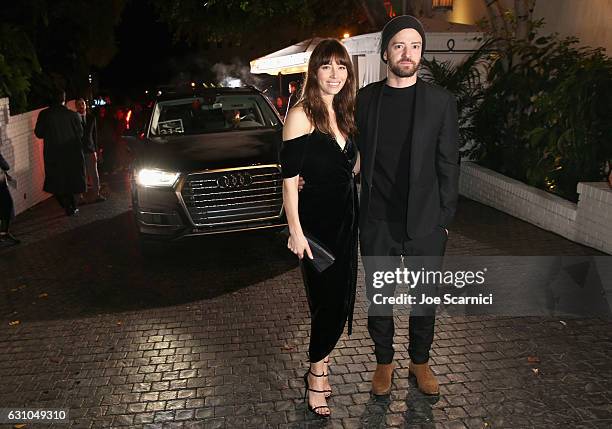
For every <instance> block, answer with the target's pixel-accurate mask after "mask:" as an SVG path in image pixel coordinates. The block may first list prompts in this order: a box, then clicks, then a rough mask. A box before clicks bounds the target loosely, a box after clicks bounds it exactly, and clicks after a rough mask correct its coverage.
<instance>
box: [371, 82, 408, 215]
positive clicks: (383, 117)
mask: <svg viewBox="0 0 612 429" xmlns="http://www.w3.org/2000/svg"><path fill="white" fill-rule="evenodd" d="M415 92H416V85H411V86H409V87H407V88H392V87H390V86H387V85H385V86H384V88H383V94H382V104H381V106H380V117H379V118H378V123H379V125H378V127H379V128H378V145H377V147H376V159H375V162H374V174H373V177H372V194H371V199H370V217H372V218H373V219H379V220H385V221H390V222H402V223H405V222H406V214H407V205H408V186H409V180H410V178H409V171H410V146H411V143H412V122H413V121H412V118H413V111H414V99H415Z"/></svg>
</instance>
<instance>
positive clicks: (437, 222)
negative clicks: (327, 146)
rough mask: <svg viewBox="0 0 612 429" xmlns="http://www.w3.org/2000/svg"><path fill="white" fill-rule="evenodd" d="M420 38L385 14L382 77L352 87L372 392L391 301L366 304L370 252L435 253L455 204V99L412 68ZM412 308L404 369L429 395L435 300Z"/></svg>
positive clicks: (385, 350) (392, 255) (387, 356)
mask: <svg viewBox="0 0 612 429" xmlns="http://www.w3.org/2000/svg"><path fill="white" fill-rule="evenodd" d="M425 42H426V40H425V31H424V29H423V26H422V24H421V23H420V22H419V20H417V19H416V18H414V17H412V16H408V15H404V16H399V17H396V18H394V19H392V20H391V21H389V22H388V23H387V24H386V25H385V27H384V28H383V31H382V37H381V58H382V60H383V61H384V62H385V63H387V79H385V80H383V81H380V82H375V83H372V84H370V85H368V86H366V87H364V88H363V89H361V90H360V91H359V94H358V96H357V106H356V123H357V129H358V137H357V143H358V146H359V151H360V156H361V209H360V243H361V254H362V259H363V261H364V266H365V271H366V279H367V280H366V285H367V296H368V300H369V301H370V307H369V311H368V331H369V333H370V336H371V337H372V339H373V341H374V351H375V355H376V362H377V367H376V371H375V373H374V376H373V378H372V393H373V394H374V395H388V394H389V393H390V391H391V382H392V375H393V368H394V364H393V357H394V349H393V336H394V329H395V328H394V323H393V308H392V307H390V308H389V307H384V306H383V307H381V306H377V305H375V304H373V303H372V297H373V294H374V293H377V292H376V291H377V290H375V289H374V288H373V287H372V284H371V279H372V274H373V272H374V270H376V269H377V268H380V267H377V266H376V265H377V262H376V261H377V260H378V261H379V262H380V261H383V260H384V261H386V262H382V265H384V264H385V263H388V261H389V260H390V259H393V260H397V261H398V263H399V260H400V259H401V261H403V260H404V256H410V257H414V256H417V257H437V258H436V260H438V261H439V260H440V257H441V256H442V255H443V254H444V251H445V247H446V241H447V234H448V230H447V228H448V226H449V224H450V222H451V220H452V218H453V216H454V214H455V209H456V206H457V198H458V178H459V166H458V161H459V154H458V139H459V136H458V129H457V128H458V124H457V107H456V101H455V99H454V97H453V96H452V95H451V94H450V93H449V92H447V91H446V90H444V89H441V88H438V87H436V86H433V85H430V84H428V83H426V82H424V81H422V80H421V79H419V78H418V77H417V70H418V68H419V65H420V61H421V56H422V53H423V52H424V50H425ZM376 258H378V259H376ZM368 261H374V262H373V263H369V262H368ZM378 265H380V263H378ZM434 265H435V264H434ZM407 268H409V269H418V268H419V267H412V268H411V267H407ZM428 268H432V266H429V267H428ZM433 268H435V266H434V267H433ZM394 289H395V285H392V287H391V290H388V291H387V292H386V293H385V295H393V292H394ZM420 310H421V311H420V312H418V313H415V307H413V309H412V313H411V315H410V318H409V336H410V337H409V347H408V353H409V355H410V365H409V372H410V374H411V375H414V376H416V381H417V384H418V388H419V390H421V391H422V392H423V393H425V394H430V395H436V394H438V393H439V387H438V382H437V380H436V378H435V376H434V374H433V373H432V371H431V369H430V368H429V365H428V360H429V352H430V349H431V345H432V342H433V337H434V324H435V307H433V308H426V309H424V310H423V309H420ZM417 314H418V315H417Z"/></svg>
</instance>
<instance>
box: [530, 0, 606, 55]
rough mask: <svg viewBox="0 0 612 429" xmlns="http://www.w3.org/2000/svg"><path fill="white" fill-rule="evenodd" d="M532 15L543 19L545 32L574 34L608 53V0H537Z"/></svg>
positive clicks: (585, 43)
mask: <svg viewBox="0 0 612 429" xmlns="http://www.w3.org/2000/svg"><path fill="white" fill-rule="evenodd" d="M533 14H534V17H535V18H536V19H538V18H544V19H545V21H546V22H545V26H544V30H545V32H546V33H553V32H557V33H559V34H561V35H562V36H576V37H578V38H579V39H580V44H581V45H588V46H592V47H600V46H601V47H604V48H606V53H607V55H608V56H612V24H611V23H612V0H555V1H549V0H537V3H536V6H535V9H534V11H533Z"/></svg>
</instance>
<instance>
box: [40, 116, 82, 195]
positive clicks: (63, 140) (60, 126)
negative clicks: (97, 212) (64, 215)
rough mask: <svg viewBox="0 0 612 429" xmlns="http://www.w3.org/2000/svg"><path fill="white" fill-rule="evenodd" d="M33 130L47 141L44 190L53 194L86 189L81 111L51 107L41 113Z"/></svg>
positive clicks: (44, 153)
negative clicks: (79, 112)
mask: <svg viewBox="0 0 612 429" xmlns="http://www.w3.org/2000/svg"><path fill="white" fill-rule="evenodd" d="M34 133H35V134H36V137H38V138H40V139H43V140H44V149H43V157H44V161H45V184H44V186H43V190H44V191H45V192H49V193H52V194H78V193H82V192H85V191H86V190H87V182H86V181H85V163H84V159H83V146H82V141H81V138H82V137H83V127H82V126H81V120H80V118H79V114H78V113H76V112H74V111H72V110H69V109H67V108H66V107H65V106H62V105H55V106H51V107H49V108H48V109H45V110H43V111H42V112H40V113H39V115H38V120H37V121H36V128H35V129H34Z"/></svg>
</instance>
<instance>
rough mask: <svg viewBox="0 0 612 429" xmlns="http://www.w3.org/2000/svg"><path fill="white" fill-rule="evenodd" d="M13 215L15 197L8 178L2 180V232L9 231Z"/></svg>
mask: <svg viewBox="0 0 612 429" xmlns="http://www.w3.org/2000/svg"><path fill="white" fill-rule="evenodd" d="M12 217H13V198H12V197H11V193H10V192H9V189H8V186H7V183H6V180H0V232H8V228H9V223H10V222H11V218H12Z"/></svg>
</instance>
